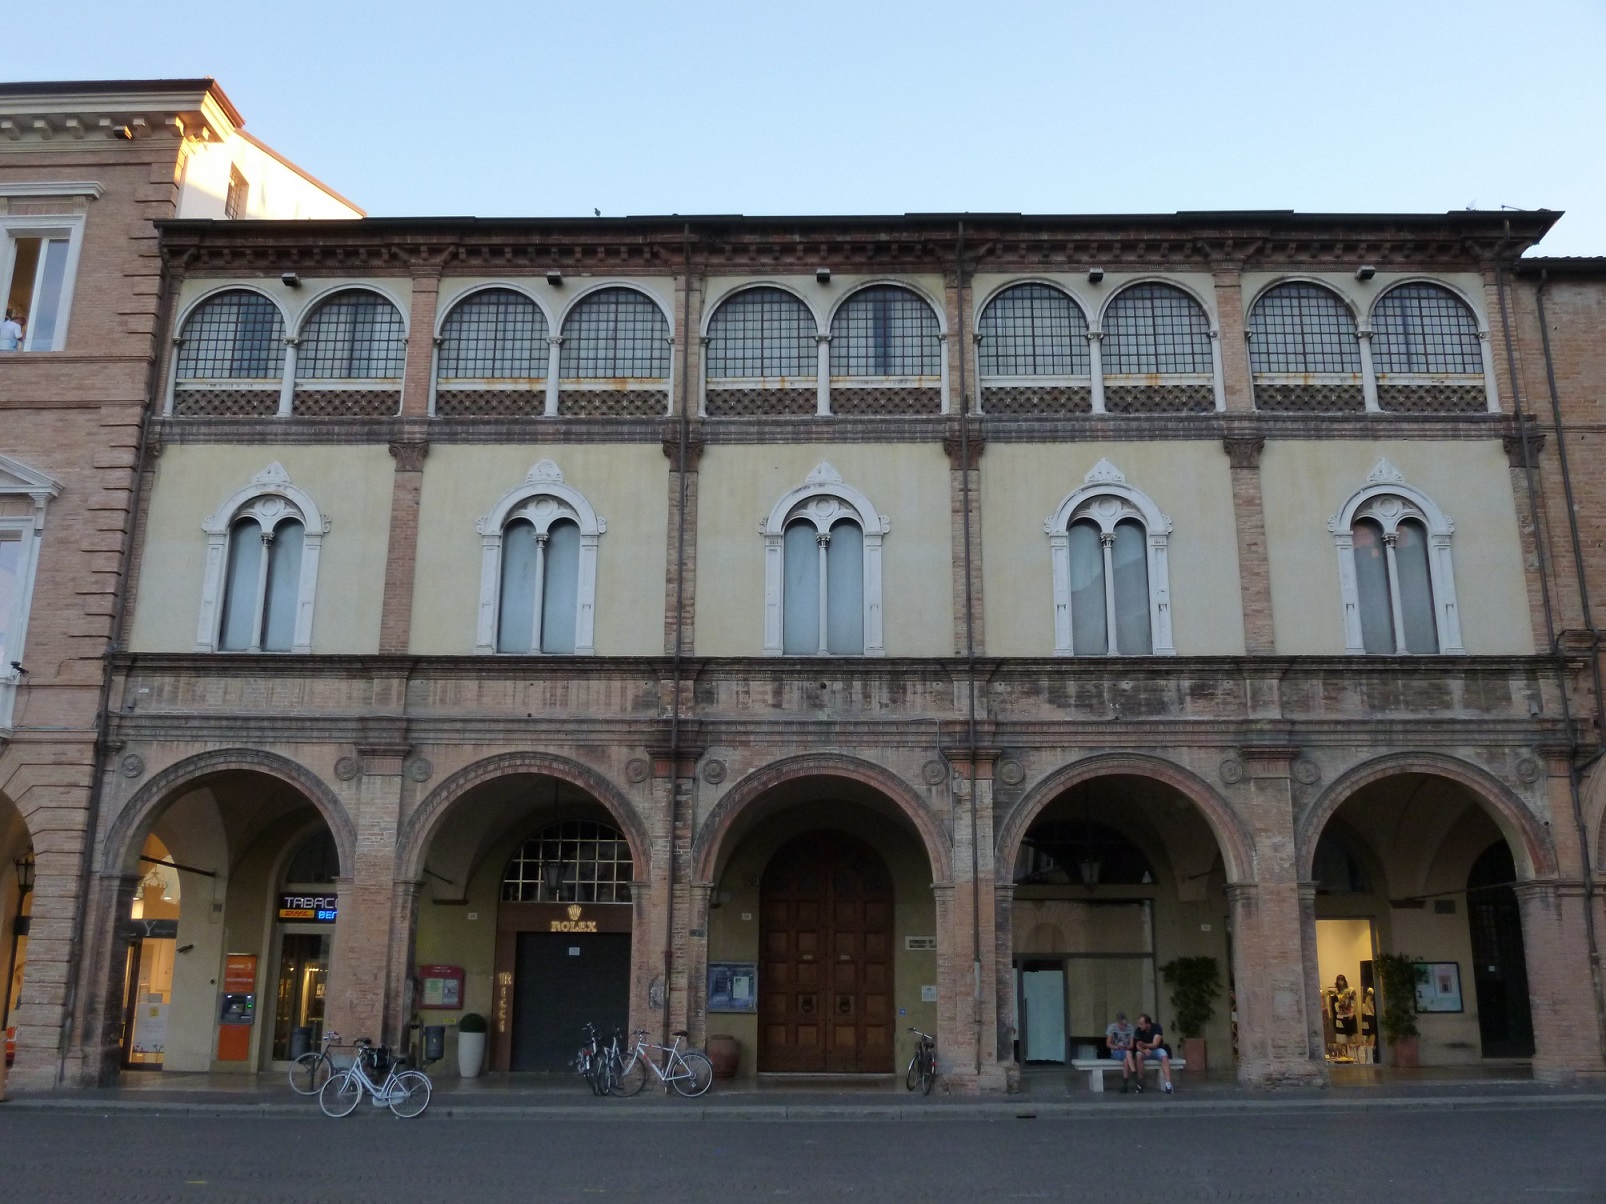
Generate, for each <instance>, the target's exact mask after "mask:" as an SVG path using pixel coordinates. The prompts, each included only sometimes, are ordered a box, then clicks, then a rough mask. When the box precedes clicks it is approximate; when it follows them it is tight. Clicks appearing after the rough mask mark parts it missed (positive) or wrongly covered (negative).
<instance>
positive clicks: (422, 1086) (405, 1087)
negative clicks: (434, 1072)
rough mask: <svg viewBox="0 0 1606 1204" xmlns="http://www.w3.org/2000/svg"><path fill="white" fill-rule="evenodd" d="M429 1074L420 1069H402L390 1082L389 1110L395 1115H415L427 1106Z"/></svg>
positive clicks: (405, 1116) (404, 1116)
mask: <svg viewBox="0 0 1606 1204" xmlns="http://www.w3.org/2000/svg"><path fill="white" fill-rule="evenodd" d="M430 1089H431V1088H430V1082H429V1075H427V1074H425V1073H424V1072H423V1071H422V1070H404V1071H402V1072H401V1073H400V1074H398V1075H397V1076H396V1077H395V1079H394V1080H393V1081H392V1082H391V1084H390V1092H389V1097H390V1110H391V1111H392V1112H394V1113H395V1114H396V1115H397V1116H400V1117H403V1118H407V1117H413V1116H417V1115H418V1114H419V1113H420V1112H422V1111H423V1110H424V1109H425V1108H427V1107H429V1095H430Z"/></svg>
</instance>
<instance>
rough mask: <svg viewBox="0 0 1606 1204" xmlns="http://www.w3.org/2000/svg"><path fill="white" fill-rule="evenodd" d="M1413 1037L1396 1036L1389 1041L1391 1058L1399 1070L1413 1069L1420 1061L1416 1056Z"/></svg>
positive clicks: (1415, 1040)
mask: <svg viewBox="0 0 1606 1204" xmlns="http://www.w3.org/2000/svg"><path fill="white" fill-rule="evenodd" d="M1416 1042H1417V1039H1416V1038H1415V1037H1396V1038H1394V1040H1393V1041H1391V1042H1390V1043H1389V1049H1390V1051H1391V1060H1392V1061H1393V1063H1394V1065H1396V1066H1398V1067H1399V1068H1400V1069H1401V1070H1415V1069H1416V1068H1417V1067H1418V1066H1420V1065H1421V1064H1422V1063H1421V1062H1420V1061H1419V1060H1418V1058H1417V1047H1416Z"/></svg>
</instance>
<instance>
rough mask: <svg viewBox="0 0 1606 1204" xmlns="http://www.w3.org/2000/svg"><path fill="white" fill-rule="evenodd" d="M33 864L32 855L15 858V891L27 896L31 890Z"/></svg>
mask: <svg viewBox="0 0 1606 1204" xmlns="http://www.w3.org/2000/svg"><path fill="white" fill-rule="evenodd" d="M33 876H34V863H33V854H32V853H29V854H28V855H27V856H26V857H18V858H17V889H18V890H20V891H21V892H22V893H23V894H27V893H28V892H29V891H31V890H32V889H33Z"/></svg>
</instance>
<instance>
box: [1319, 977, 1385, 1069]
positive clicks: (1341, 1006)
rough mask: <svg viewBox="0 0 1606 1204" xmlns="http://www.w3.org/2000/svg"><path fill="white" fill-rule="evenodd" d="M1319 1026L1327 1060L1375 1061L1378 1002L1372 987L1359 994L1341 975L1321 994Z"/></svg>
mask: <svg viewBox="0 0 1606 1204" xmlns="http://www.w3.org/2000/svg"><path fill="white" fill-rule="evenodd" d="M1322 1003H1323V1006H1322V1012H1323V1016H1322V1027H1323V1029H1324V1030H1325V1036H1326V1040H1327V1060H1328V1061H1329V1062H1363V1063H1369V1062H1374V1061H1376V1057H1375V1050H1376V1048H1377V1003H1376V999H1375V996H1374V994H1373V991H1372V988H1371V987H1367V988H1366V993H1365V994H1364V995H1362V994H1361V993H1360V992H1358V991H1356V990H1355V988H1354V987H1352V986H1350V985H1349V982H1348V980H1346V979H1345V977H1344V976H1343V975H1342V974H1340V975H1339V976H1338V978H1337V979H1335V980H1334V982H1333V985H1332V986H1330V987H1328V988H1327V989H1326V990H1325V991H1324V992H1323V993H1322Z"/></svg>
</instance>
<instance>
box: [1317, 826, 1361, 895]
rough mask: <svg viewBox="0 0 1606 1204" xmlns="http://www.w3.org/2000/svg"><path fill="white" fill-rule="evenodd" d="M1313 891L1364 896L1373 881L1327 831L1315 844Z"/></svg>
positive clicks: (1343, 844)
mask: <svg viewBox="0 0 1606 1204" xmlns="http://www.w3.org/2000/svg"><path fill="white" fill-rule="evenodd" d="M1314 869H1315V875H1314V876H1315V878H1316V889H1317V890H1318V891H1319V892H1320V893H1322V894H1324V895H1366V894H1370V893H1371V891H1372V882H1371V878H1370V876H1369V875H1368V874H1367V872H1366V867H1365V866H1364V865H1362V864H1361V860H1360V858H1358V857H1356V856H1355V854H1354V852H1352V851H1351V849H1350V847H1349V844H1348V843H1347V842H1346V841H1345V840H1344V839H1343V838H1342V837H1341V836H1339V835H1338V834H1337V833H1336V832H1334V831H1332V830H1331V828H1329V829H1328V830H1327V831H1325V832H1323V833H1322V835H1321V839H1320V840H1318V841H1317V842H1316V863H1315V867H1314Z"/></svg>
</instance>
